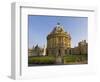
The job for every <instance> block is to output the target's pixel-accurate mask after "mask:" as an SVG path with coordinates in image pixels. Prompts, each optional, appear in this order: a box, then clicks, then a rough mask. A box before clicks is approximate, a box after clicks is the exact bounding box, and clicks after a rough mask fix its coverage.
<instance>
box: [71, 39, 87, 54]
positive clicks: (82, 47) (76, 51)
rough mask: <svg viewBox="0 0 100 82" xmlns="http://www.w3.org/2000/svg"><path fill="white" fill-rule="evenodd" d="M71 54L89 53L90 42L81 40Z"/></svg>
mask: <svg viewBox="0 0 100 82" xmlns="http://www.w3.org/2000/svg"><path fill="white" fill-rule="evenodd" d="M71 54H73V55H74V54H75V55H82V54H88V43H87V42H86V40H82V41H80V42H79V43H78V46H77V47H74V48H71Z"/></svg>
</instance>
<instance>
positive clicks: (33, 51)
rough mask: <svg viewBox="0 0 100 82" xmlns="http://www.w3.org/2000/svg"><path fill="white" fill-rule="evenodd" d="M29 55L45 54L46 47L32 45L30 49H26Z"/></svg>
mask: <svg viewBox="0 0 100 82" xmlns="http://www.w3.org/2000/svg"><path fill="white" fill-rule="evenodd" d="M28 53H29V56H45V54H46V48H40V47H39V46H38V45H36V46H35V47H34V46H33V48H32V49H29V50H28Z"/></svg>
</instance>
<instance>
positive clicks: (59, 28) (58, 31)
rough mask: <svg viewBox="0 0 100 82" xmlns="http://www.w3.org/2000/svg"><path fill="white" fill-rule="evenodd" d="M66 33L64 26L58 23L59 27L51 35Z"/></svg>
mask: <svg viewBox="0 0 100 82" xmlns="http://www.w3.org/2000/svg"><path fill="white" fill-rule="evenodd" d="M61 32H64V29H63V26H62V25H60V23H57V25H56V26H55V27H54V29H53V30H52V32H51V33H61Z"/></svg>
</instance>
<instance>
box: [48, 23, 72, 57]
mask: <svg viewBox="0 0 100 82" xmlns="http://www.w3.org/2000/svg"><path fill="white" fill-rule="evenodd" d="M70 48H71V36H70V34H69V33H67V32H65V31H64V28H63V26H62V25H60V23H57V25H56V26H55V27H54V29H53V30H52V32H51V33H50V34H48V36H47V55H53V56H63V55H65V54H67V52H66V50H67V49H70ZM65 52H66V53H65Z"/></svg>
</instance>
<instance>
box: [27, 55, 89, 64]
mask: <svg viewBox="0 0 100 82" xmlns="http://www.w3.org/2000/svg"><path fill="white" fill-rule="evenodd" d="M87 59H88V58H87V55H66V56H64V57H63V64H82V63H83V64H84V63H87ZM28 64H37V65H38V64H41V65H42V64H43V65H45V64H46V65H49V64H56V63H55V57H54V56H38V57H29V58H28Z"/></svg>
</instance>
